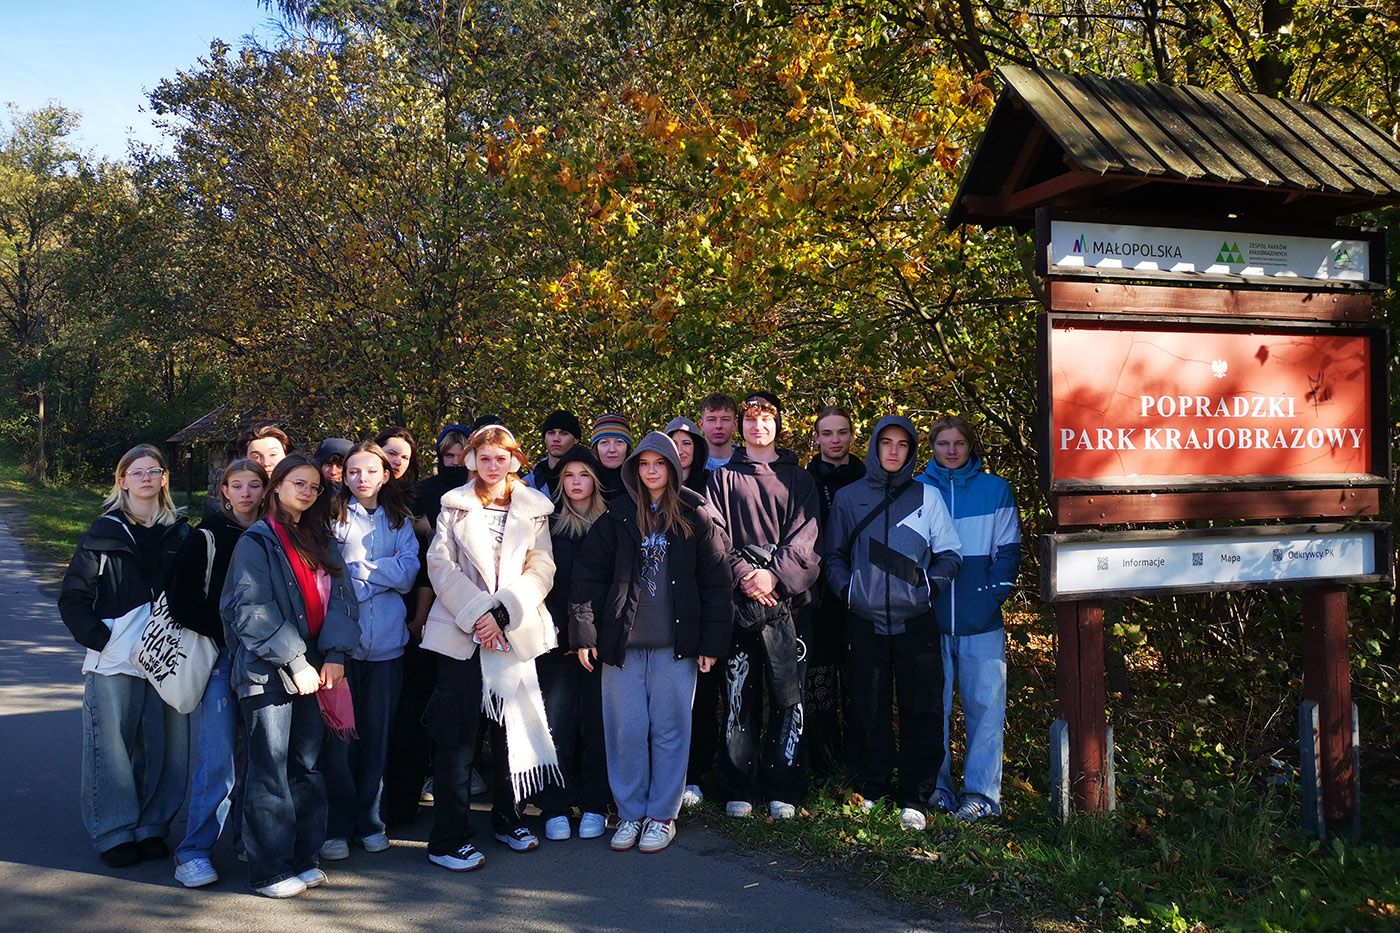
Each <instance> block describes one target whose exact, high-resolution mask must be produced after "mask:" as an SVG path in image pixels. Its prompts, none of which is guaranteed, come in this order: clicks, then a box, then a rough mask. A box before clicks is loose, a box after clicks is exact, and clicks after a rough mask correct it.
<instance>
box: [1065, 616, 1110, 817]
mask: <svg viewBox="0 0 1400 933" xmlns="http://www.w3.org/2000/svg"><path fill="white" fill-rule="evenodd" d="M1055 618H1056V622H1057V623H1058V629H1059V640H1058V643H1057V649H1056V657H1055V666H1056V680H1057V683H1058V687H1059V694H1060V716H1061V717H1062V718H1063V719H1064V721H1065V722H1066V723H1068V724H1069V785H1070V794H1071V797H1072V799H1073V801H1074V807H1075V809H1077V810H1080V811H1082V812H1085V813H1107V812H1108V793H1107V776H1106V773H1105V769H1106V764H1107V763H1106V752H1107V749H1108V736H1107V726H1108V720H1107V717H1106V716H1105V714H1104V666H1103V603H1102V602H1097V601H1092V600H1081V601H1077V602H1064V603H1057V604H1056V606H1055Z"/></svg>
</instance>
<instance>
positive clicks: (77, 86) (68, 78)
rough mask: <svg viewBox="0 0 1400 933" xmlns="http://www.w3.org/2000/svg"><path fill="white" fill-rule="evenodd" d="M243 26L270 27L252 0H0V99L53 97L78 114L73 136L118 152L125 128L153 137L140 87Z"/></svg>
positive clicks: (264, 30)
mask: <svg viewBox="0 0 1400 933" xmlns="http://www.w3.org/2000/svg"><path fill="white" fill-rule="evenodd" d="M250 34H251V35H254V36H256V37H257V38H258V39H259V40H261V41H263V42H271V41H272V40H273V39H275V38H276V36H277V35H278V34H279V27H278V25H277V23H276V21H275V17H274V16H273V14H272V13H271V12H270V11H269V10H267V9H266V8H265V7H262V6H260V5H259V4H258V2H257V0H64V2H54V0H39V2H35V0H0V108H2V107H3V105H4V104H6V103H9V102H11V101H13V102H14V103H17V104H18V105H19V106H20V109H22V110H32V109H34V108H36V107H40V106H43V105H44V104H46V103H47V102H48V101H50V100H55V101H58V102H59V103H61V104H63V105H64V106H66V107H68V108H70V109H72V110H77V111H79V112H80V113H81V114H82V117H83V120H82V124H81V126H80V128H79V132H78V134H77V142H78V144H79V145H80V146H82V147H83V148H88V149H91V150H92V151H93V152H94V153H95V154H96V155H98V156H105V157H108V158H113V159H118V158H123V157H125V155H126V153H127V138H128V136H130V137H132V138H135V139H138V140H141V141H143V142H149V143H156V142H158V141H159V139H160V134H159V132H158V131H157V130H156V129H155V127H154V126H152V125H151V114H150V113H149V112H144V107H145V104H146V97H145V91H146V90H148V89H150V88H153V87H155V86H156V85H157V84H158V83H159V82H160V80H161V79H162V78H167V77H171V76H173V75H174V74H175V73H176V72H177V71H180V70H182V69H188V68H189V67H191V66H192V65H193V64H194V63H195V61H196V60H197V59H198V58H199V57H200V56H201V55H204V54H206V53H207V52H208V51H209V43H210V41H211V40H213V39H216V38H218V39H223V40H224V41H226V42H228V43H230V44H231V45H234V46H235V47H236V46H237V45H239V43H240V42H241V40H242V37H243V36H246V35H250ZM7 116H8V115H7V114H6V113H5V112H4V111H3V109H0V120H3V119H7Z"/></svg>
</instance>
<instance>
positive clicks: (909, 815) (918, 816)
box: [899, 807, 928, 833]
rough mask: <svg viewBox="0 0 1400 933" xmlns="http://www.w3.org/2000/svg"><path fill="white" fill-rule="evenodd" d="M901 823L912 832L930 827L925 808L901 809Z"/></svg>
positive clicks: (918, 831)
mask: <svg viewBox="0 0 1400 933" xmlns="http://www.w3.org/2000/svg"><path fill="white" fill-rule="evenodd" d="M899 825H900V826H903V827H904V828H905V829H907V830H910V831H911V832H916V833H921V832H923V831H924V830H925V829H927V828H928V817H926V816H924V811H923V810H918V809H915V808H914V807H904V808H902V809H901V810H900V811H899Z"/></svg>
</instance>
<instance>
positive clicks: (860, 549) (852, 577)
mask: <svg viewBox="0 0 1400 933" xmlns="http://www.w3.org/2000/svg"><path fill="white" fill-rule="evenodd" d="M892 427H900V428H903V429H904V430H905V431H907V432H909V437H910V439H911V443H910V446H909V456H908V457H907V458H905V461H904V465H903V466H902V467H900V469H899V470H898V472H895V473H888V472H886V471H885V469H884V467H882V466H881V465H880V435H882V434H883V433H884V432H885V431H887V430H889V429H890V428H892ZM918 449H919V434H918V431H916V430H915V428H914V424H913V422H911V421H910V420H909V419H908V418H903V417H900V416H897V415H891V416H888V417H885V418H882V419H880V422H879V424H877V425H876V426H875V432H874V434H873V435H872V436H871V438H870V451H869V453H867V454H866V456H865V469H866V472H865V476H864V477H863V478H862V479H859V480H856V481H855V482H854V483H851V484H850V485H849V486H846V487H845V488H844V489H841V490H839V491H838V492H837V493H836V498H835V499H834V500H833V501H832V504H831V518H830V519H829V520H828V522H827V527H826V554H825V564H824V570H825V572H826V579H827V582H828V583H829V584H830V585H831V588H832V589H833V590H835V591H836V592H837V593H841V594H843V595H844V596H845V597H846V601H847V605H849V606H850V607H851V612H852V613H853V614H854V615H855V616H856V617H857V618H860V619H863V620H865V621H866V622H869V623H870V624H871V625H872V626H873V627H874V630H875V633H876V634H878V635H899V634H902V633H903V632H904V631H905V623H906V622H908V621H909V620H911V619H914V618H916V617H919V616H925V615H927V616H930V623H931V622H932V619H931V616H932V613H933V603H934V600H935V599H936V598H937V596H938V594H939V593H941V592H942V591H943V590H944V589H946V588H947V587H948V585H949V584H950V583H951V582H952V579H953V575H954V574H955V573H957V570H958V566H959V565H960V563H961V560H962V559H961V557H959V554H958V551H959V548H960V544H959V542H958V535H957V532H956V531H954V530H953V520H952V518H951V517H950V516H949V515H948V509H947V507H946V506H945V505H944V504H943V497H942V496H941V495H930V493H931V492H935V493H936V490H934V489H933V488H932V487H930V486H927V485H925V484H923V483H916V482H913V481H912V478H913V475H914V464H915V462H916V460H917V459H918ZM886 502H888V503H889V505H888V507H887V508H885V509H884V510H883V512H881V513H880V514H879V515H878V516H877V517H876V518H875V520H874V521H871V522H869V523H867V524H866V526H865V528H863V529H862V530H861V532H860V534H859V535H858V536H857V537H856V539H855V540H854V541H852V540H849V539H850V537H851V532H852V531H853V530H854V528H855V526H856V525H857V524H859V523H860V522H861V520H862V519H863V518H865V516H867V515H869V514H871V513H872V512H874V511H875V510H876V509H879V508H880V507H881V505H882V504H884V503H886Z"/></svg>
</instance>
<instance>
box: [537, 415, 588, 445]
mask: <svg viewBox="0 0 1400 933" xmlns="http://www.w3.org/2000/svg"><path fill="white" fill-rule="evenodd" d="M556 428H558V429H559V430H561V431H568V432H569V433H570V434H572V435H573V436H574V439H575V440H581V439H582V438H583V425H582V424H580V423H579V420H578V416H577V415H575V414H574V413H573V412H571V411H564V410H563V409H562V408H561V409H559V410H557V411H552V412H550V413H549V417H548V418H546V419H544V421H543V422H541V423H540V434H541V435H544V434H548V433H549V432H550V431H553V430H555V429H556Z"/></svg>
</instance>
